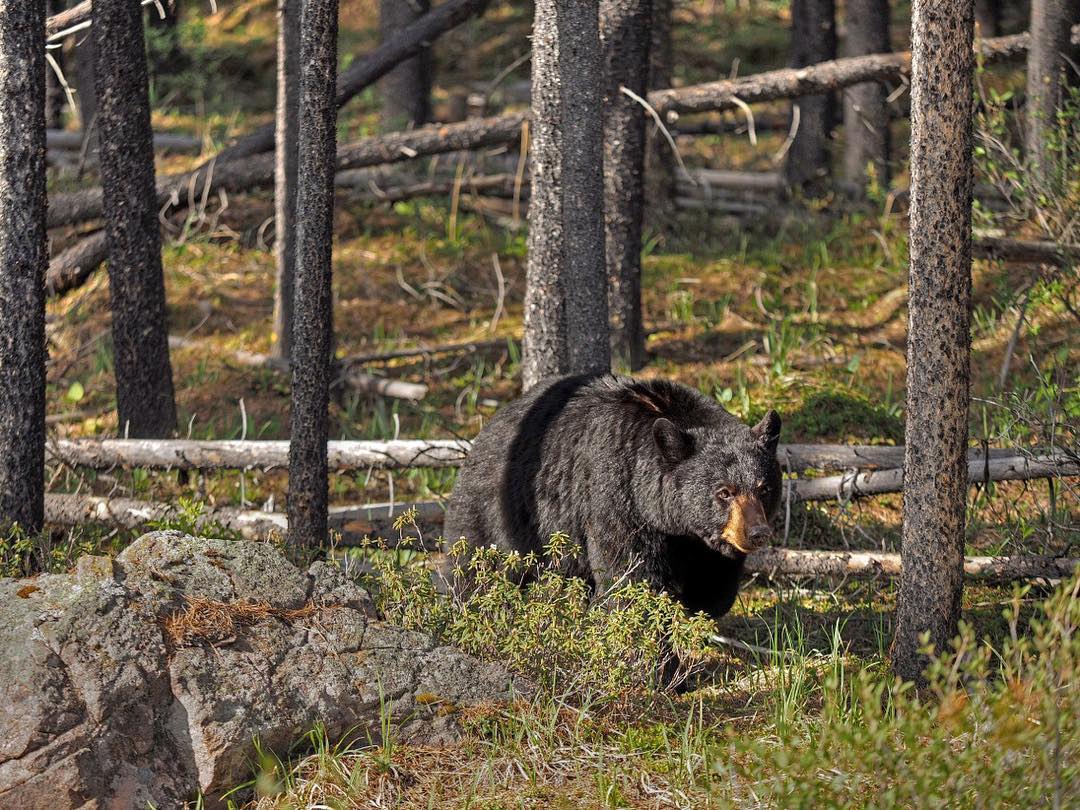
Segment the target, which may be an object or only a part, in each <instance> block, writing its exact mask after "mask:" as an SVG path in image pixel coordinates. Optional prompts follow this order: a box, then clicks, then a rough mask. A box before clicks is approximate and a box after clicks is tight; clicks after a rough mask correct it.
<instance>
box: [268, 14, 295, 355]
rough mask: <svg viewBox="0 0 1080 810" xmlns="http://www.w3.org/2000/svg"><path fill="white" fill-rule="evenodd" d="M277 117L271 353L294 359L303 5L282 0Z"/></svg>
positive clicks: (279, 23) (278, 53)
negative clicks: (301, 6) (297, 170)
mask: <svg viewBox="0 0 1080 810" xmlns="http://www.w3.org/2000/svg"><path fill="white" fill-rule="evenodd" d="M277 9H278V31H277V113H276V119H275V137H274V140H275V153H274V265H275V279H274V281H275V283H274V334H273V341H272V343H271V354H273V356H274V357H276V358H278V359H279V360H288V359H289V358H290V357H291V356H292V343H293V341H292V334H293V320H294V314H293V304H294V295H295V278H296V159H297V154H296V141H297V135H298V133H297V129H296V115H297V113H296V106H297V101H298V93H299V60H300V0H278V4H277Z"/></svg>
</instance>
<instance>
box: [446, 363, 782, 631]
mask: <svg viewBox="0 0 1080 810" xmlns="http://www.w3.org/2000/svg"><path fill="white" fill-rule="evenodd" d="M779 435H780V417H779V416H777V414H776V413H775V412H773V411H770V412H769V413H768V414H767V415H766V416H765V418H764V419H763V420H762V421H761V423H760V424H758V425H757V426H756V427H753V428H750V427H748V426H746V425H744V424H743V423H742V422H741V421H739V420H738V419H737V418H735V417H734V416H732V415H731V414H730V413H728V412H727V411H726V410H724V409H723V408H722V407H720V405H719V404H717V403H716V402H715V401H713V400H711V399H709V398H707V397H705V396H703V395H702V394H700V393H698V392H697V391H694V390H692V389H690V388H687V387H686V386H683V385H679V384H677V383H673V382H669V381H664V380H636V379H631V378H627V377H619V376H615V375H611V374H602V375H595V374H594V375H582V376H571V377H558V378H551V379H548V380H545V381H542V382H541V383H540V384H538V385H537V386H536V387H534V388H533V389H532V390H531V391H529V392H528V393H527V394H526V395H525V396H524V397H522V398H521V399H519V400H517V401H516V402H513V403H511V404H509V405H507V406H506V407H504V408H503V409H502V410H501V411H499V413H497V414H496V415H495V417H494V418H493V419H492V421H491V422H490V423H489V424H488V425H487V426H486V427H485V428H484V429H483V430H482V431H481V433H480V435H479V436H478V437H477V439H476V441H475V442H474V443H473V448H472V451H471V452H470V453H469V456H468V459H467V460H466V462H465V464H464V465H463V467H462V469H461V472H460V475H459V477H458V481H457V485H456V487H455V488H454V492H453V495H452V496H451V498H450V505H449V509H448V511H447V515H446V523H445V531H444V533H445V536H446V538H447V539H448V540H451V541H456V540H457V539H459V538H461V537H464V538H465V539H466V540H467V541H468V542H469V543H470V544H472V545H473V546H475V547H483V546H488V545H492V544H494V545H495V546H497V547H498V548H500V549H502V550H504V551H518V552H520V553H522V554H527V553H529V552H535V553H536V554H537V555H539V556H542V555H543V554H544V546H545V544H546V543H547V542H548V540H549V538H550V536H551V535H552V534H553V533H554V532H564V533H566V534H568V535H569V536H570V539H571V541H572V542H574V543H575V544H577V545H578V546H579V547H581V549H582V550H583V553H582V554H579V555H578V556H577V557H576V558H574V559H567V560H565V561H564V570H565V573H567V574H569V575H571V576H579V577H582V578H584V579H586V580H587V581H589V582H590V583H591V585H592V586H593V588H594V589H597V588H602V587H603V586H605V585H606V584H608V583H610V582H611V581H612V580H614V579H615V578H617V577H618V576H621V575H622V574H624V573H626V572H627V571H628V570H629V571H630V574H631V576H632V577H634V578H636V579H640V580H644V581H645V582H647V583H648V584H649V585H650V586H652V587H653V588H655V589H656V590H658V591H666V592H667V593H668V594H670V595H671V596H672V597H674V598H676V599H678V600H679V601H681V602H682V603H683V604H684V605H685V606H686V607H687V608H688V609H689V610H690V611H692V612H693V611H699V610H703V611H705V612H706V613H708V614H710V615H712V616H714V617H719V616H722V615H723V614H724V613H726V612H727V611H728V610H729V609H730V608H731V605H732V604H733V603H734V601H735V596H736V593H737V592H738V584H739V578H740V576H741V575H742V570H743V563H744V561H745V559H746V554H747V553H748V552H750V551H752V550H753V549H754V548H756V547H759V546H761V545H762V544H763V543H764V542H765V541H766V540H767V539H768V537H769V535H770V531H771V530H770V529H769V526H768V520H769V518H771V517H772V515H773V514H774V513H775V511H776V507H777V505H778V503H779V501H780V491H781V475H780V466H779V464H778V462H777V460H776V446H777V442H778V440H779Z"/></svg>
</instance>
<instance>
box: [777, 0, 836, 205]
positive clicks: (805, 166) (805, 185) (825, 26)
mask: <svg viewBox="0 0 1080 810" xmlns="http://www.w3.org/2000/svg"><path fill="white" fill-rule="evenodd" d="M835 58H836V2H835V0H792V4H791V66H792V67H795V68H801V67H806V66H807V65H813V64H817V63H818V62H827V61H829V60H831V59H835ZM796 106H797V107H798V113H797V114H798V116H799V121H798V124H799V128H798V130H797V131H796V133H795V139H794V141H792V144H791V149H790V150H789V151H788V155H787V165H786V173H787V179H788V183H790V184H791V185H792V186H794V187H796V188H801V189H803V190H804V191H806V192H807V193H809V194H816V193H819V192H823V191H824V183H823V181H824V180H826V179H827V177H828V174H829V138H830V136H831V134H832V128H833V123H834V121H835V118H836V105H835V100H834V98H833V96H832V94H831V93H822V94H820V95H813V96H804V97H803V98H800V99H799V102H798V104H797V105H796ZM795 114H796V113H795V110H794V109H793V110H792V115H793V116H794V115H795Z"/></svg>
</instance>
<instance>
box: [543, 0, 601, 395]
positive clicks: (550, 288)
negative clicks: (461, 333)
mask: <svg viewBox="0 0 1080 810" xmlns="http://www.w3.org/2000/svg"><path fill="white" fill-rule="evenodd" d="M532 62H533V65H532V70H533V79H532V149H531V151H532V154H531V161H532V197H531V199H530V202H529V256H528V262H527V265H526V281H525V335H524V351H523V354H524V357H523V362H522V378H523V384H524V387H525V388H526V389H528V388H530V387H531V386H533V385H535V384H536V383H537V382H539V381H540V380H541V379H543V378H544V377H547V376H549V375H552V374H566V373H579V372H586V371H607V370H608V369H609V368H610V366H611V347H610V345H609V338H608V312H607V274H606V267H605V263H604V214H603V212H604V172H603V163H604V152H603V94H602V81H603V68H602V61H601V55H600V29H599V2H598V0H538V2H537V3H536V10H535V17H534V22H533V60H532Z"/></svg>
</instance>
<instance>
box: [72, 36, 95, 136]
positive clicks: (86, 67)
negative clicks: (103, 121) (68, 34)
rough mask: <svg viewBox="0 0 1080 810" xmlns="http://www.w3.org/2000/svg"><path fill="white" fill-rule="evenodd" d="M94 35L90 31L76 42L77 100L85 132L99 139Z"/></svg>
mask: <svg viewBox="0 0 1080 810" xmlns="http://www.w3.org/2000/svg"><path fill="white" fill-rule="evenodd" d="M94 84H95V82H94V37H93V34H91V33H90V32H89V31H87V32H85V36H83V37H82V38H81V39H77V40H76V44H75V102H76V103H77V104H78V105H79V122H80V124H81V129H82V131H83V133H87V132H89V133H90V137H91V139H93V141H94V142H96V140H97V136H96V134H95V133H96V132H97V91H96V90H95V89H94Z"/></svg>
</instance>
